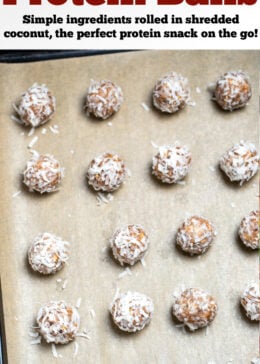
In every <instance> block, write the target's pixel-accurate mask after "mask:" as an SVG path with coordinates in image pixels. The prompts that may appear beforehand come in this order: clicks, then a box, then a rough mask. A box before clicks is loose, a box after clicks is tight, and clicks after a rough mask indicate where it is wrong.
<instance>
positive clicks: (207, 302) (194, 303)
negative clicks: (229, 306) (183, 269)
mask: <svg viewBox="0 0 260 364" xmlns="http://www.w3.org/2000/svg"><path fill="white" fill-rule="evenodd" d="M172 312H173V315H174V316H175V317H176V318H177V319H178V320H179V321H181V322H183V323H184V325H186V326H187V327H188V328H189V329H190V330H191V331H194V330H197V329H199V328H201V327H205V326H207V325H209V324H210V323H211V322H212V321H213V320H214V318H215V316H216V313H217V303H216V301H215V299H214V298H213V297H212V296H210V295H209V294H208V293H207V292H205V291H203V290H202V289H198V288H188V289H184V290H181V291H179V292H175V293H174V303H173V307H172Z"/></svg>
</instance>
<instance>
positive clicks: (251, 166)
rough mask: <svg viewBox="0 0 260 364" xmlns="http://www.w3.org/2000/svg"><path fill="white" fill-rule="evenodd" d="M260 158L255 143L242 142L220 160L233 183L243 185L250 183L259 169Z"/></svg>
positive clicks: (222, 167) (221, 166)
mask: <svg viewBox="0 0 260 364" xmlns="http://www.w3.org/2000/svg"><path fill="white" fill-rule="evenodd" d="M259 163H260V158H259V155H258V153H257V150H256V147H255V145H254V144H253V143H250V142H244V141H243V140H241V141H240V142H239V143H238V144H235V145H234V146H233V147H232V148H230V149H229V150H227V151H226V153H225V154H223V156H222V157H221V158H220V168H221V169H222V170H223V171H224V172H225V174H226V175H227V176H228V177H229V179H230V181H231V182H234V181H235V182H240V185H242V184H243V183H244V182H245V181H249V180H250V179H251V178H252V177H253V176H254V175H255V174H256V173H257V171H258V169H259Z"/></svg>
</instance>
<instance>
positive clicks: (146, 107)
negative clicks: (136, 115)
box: [141, 102, 150, 111]
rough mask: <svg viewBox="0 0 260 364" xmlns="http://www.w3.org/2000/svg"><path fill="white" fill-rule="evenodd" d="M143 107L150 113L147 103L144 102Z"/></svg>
mask: <svg viewBox="0 0 260 364" xmlns="http://www.w3.org/2000/svg"><path fill="white" fill-rule="evenodd" d="M141 106H142V107H143V108H144V110H145V111H150V108H149V106H148V105H147V104H146V103H145V102H142V103H141Z"/></svg>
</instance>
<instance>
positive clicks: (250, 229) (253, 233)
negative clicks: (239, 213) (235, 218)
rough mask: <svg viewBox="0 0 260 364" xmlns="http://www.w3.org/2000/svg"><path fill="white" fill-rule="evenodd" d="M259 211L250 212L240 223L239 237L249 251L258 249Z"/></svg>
mask: <svg viewBox="0 0 260 364" xmlns="http://www.w3.org/2000/svg"><path fill="white" fill-rule="evenodd" d="M259 225H260V211H259V210H255V211H251V212H250V214H249V215H248V216H246V217H244V218H243V219H242V221H241V223H240V227H239V231H238V233H239V236H240V239H241V240H242V242H243V243H244V244H245V246H247V247H248V248H251V249H257V248H259Z"/></svg>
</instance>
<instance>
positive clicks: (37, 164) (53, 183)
mask: <svg viewBox="0 0 260 364" xmlns="http://www.w3.org/2000/svg"><path fill="white" fill-rule="evenodd" d="M23 177H24V179H23V183H24V184H25V185H26V186H27V187H28V188H29V191H30V192H32V191H37V192H40V193H46V192H47V193H49V192H54V191H56V190H57V189H58V187H59V185H60V183H61V181H62V179H63V177H64V168H62V167H61V165H60V162H59V161H58V160H57V159H55V158H54V156H53V155H50V154H39V153H37V152H35V151H33V155H32V157H31V159H30V160H29V161H28V162H27V164H26V168H25V170H24V172H23Z"/></svg>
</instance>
